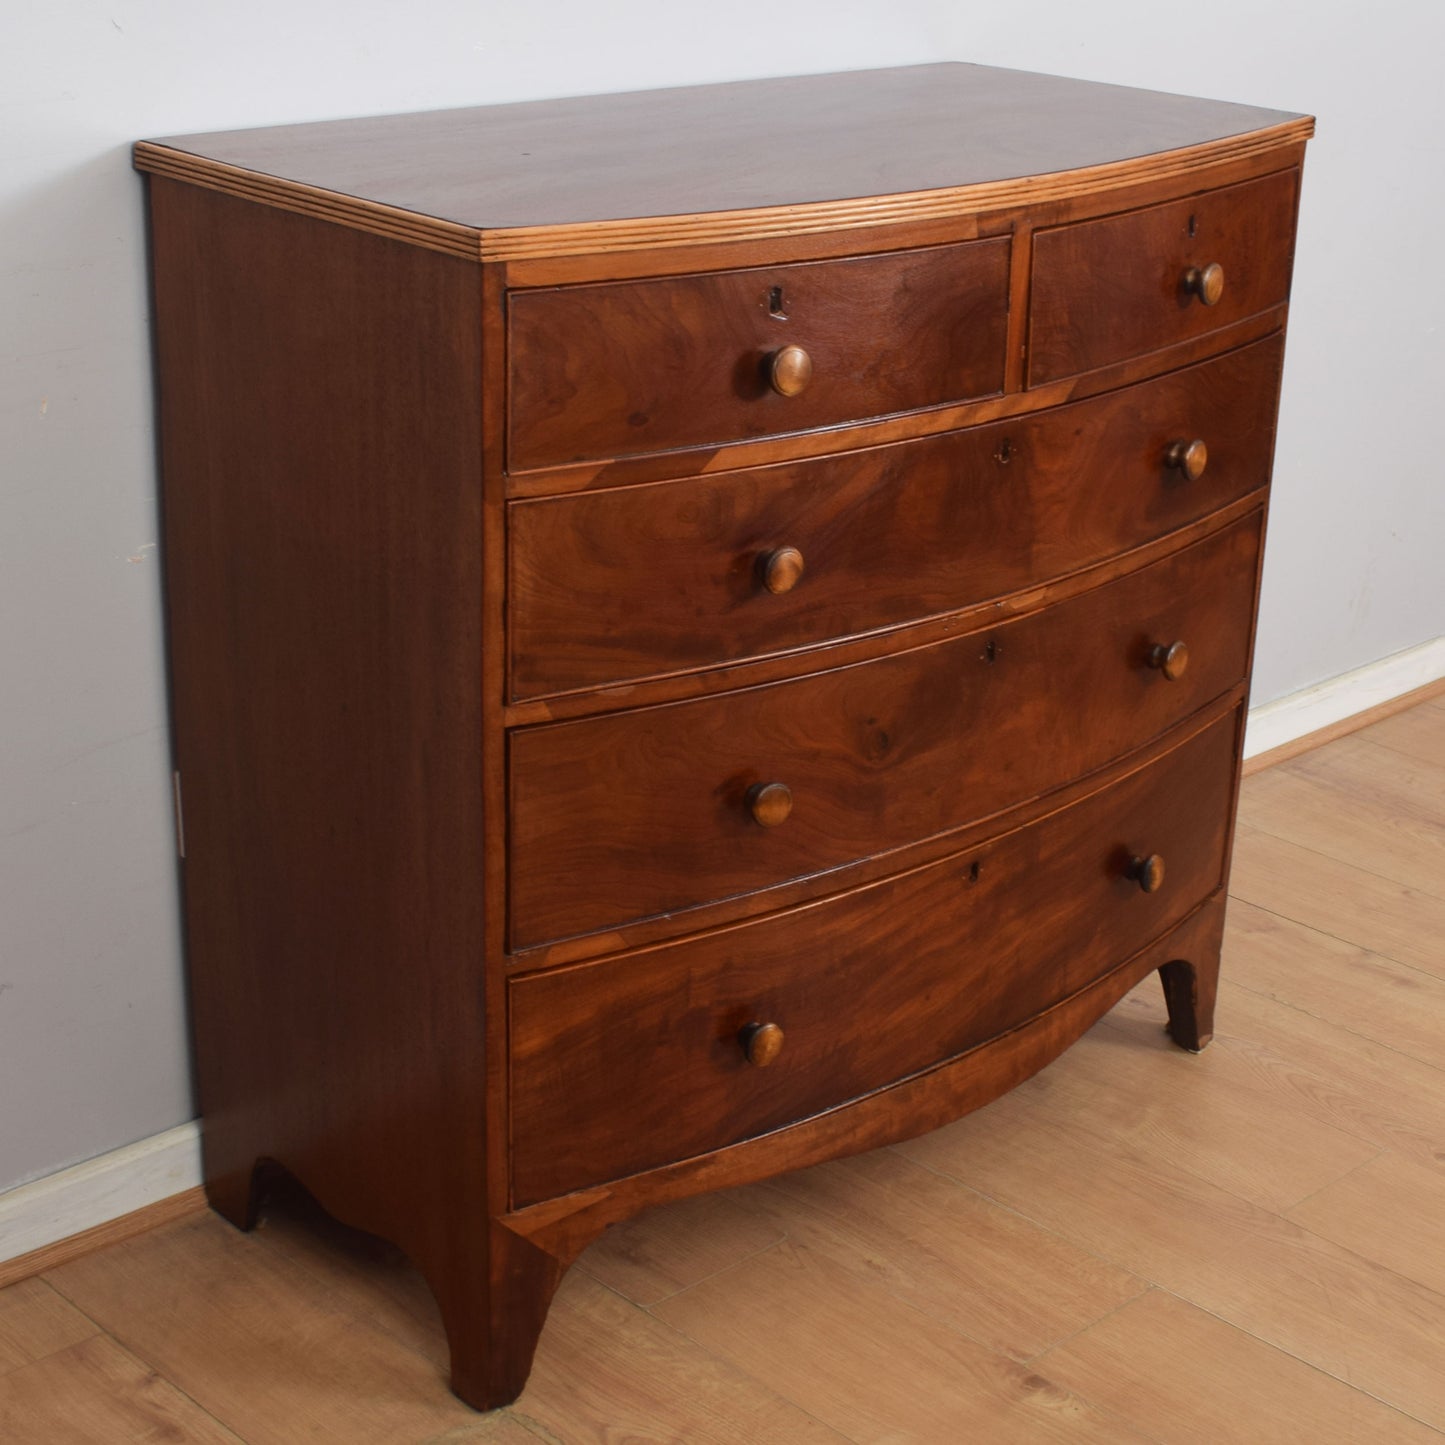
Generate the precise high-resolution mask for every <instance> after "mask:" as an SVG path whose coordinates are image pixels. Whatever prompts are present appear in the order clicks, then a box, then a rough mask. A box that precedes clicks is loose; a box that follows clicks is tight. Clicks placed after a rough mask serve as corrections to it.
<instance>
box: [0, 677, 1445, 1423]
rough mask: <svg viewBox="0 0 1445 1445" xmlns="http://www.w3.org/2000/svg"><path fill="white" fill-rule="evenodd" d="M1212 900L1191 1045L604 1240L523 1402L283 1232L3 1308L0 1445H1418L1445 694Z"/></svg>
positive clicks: (298, 1209)
mask: <svg viewBox="0 0 1445 1445" xmlns="http://www.w3.org/2000/svg"><path fill="white" fill-rule="evenodd" d="M1233 895H1234V901H1233V902H1232V904H1231V907H1230V914H1229V934H1228V942H1227V946H1226V947H1227V951H1226V959H1225V967H1226V977H1227V982H1226V983H1225V984H1224V985H1223V988H1222V992H1221V995H1220V1000H1219V1020H1218V1032H1217V1034H1216V1037H1215V1042H1214V1044H1213V1046H1212V1047H1211V1048H1210V1049H1209V1050H1208V1051H1207V1052H1206V1053H1205V1054H1203V1055H1202V1056H1200V1057H1197V1058H1196V1057H1191V1056H1190V1055H1187V1054H1184V1053H1181V1052H1179V1051H1178V1050H1176V1049H1174V1048H1173V1047H1172V1046H1170V1045H1169V1044H1168V1043H1166V1041H1165V1039H1164V1036H1163V1034H1162V1032H1161V1025H1162V1023H1163V1018H1164V1010H1163V1002H1162V996H1161V994H1160V991H1159V988H1158V984H1157V981H1155V980H1153V979H1151V980H1149V981H1148V982H1147V983H1146V984H1145V985H1144V986H1143V987H1141V988H1140V989H1139V990H1137V991H1136V992H1135V993H1134V994H1133V995H1131V996H1130V997H1129V998H1128V999H1126V1000H1125V1001H1124V1002H1123V1003H1122V1004H1121V1005H1120V1006H1119V1007H1118V1008H1117V1009H1116V1010H1115V1011H1114V1012H1113V1013H1112V1014H1111V1015H1109V1017H1108V1018H1107V1019H1105V1020H1104V1021H1103V1022H1102V1023H1101V1024H1099V1026H1098V1027H1097V1028H1095V1029H1094V1030H1093V1032H1092V1033H1090V1034H1089V1035H1088V1037H1087V1038H1085V1039H1084V1040H1083V1041H1082V1042H1081V1043H1080V1044H1078V1045H1077V1046H1076V1047H1075V1048H1074V1049H1072V1050H1071V1051H1070V1052H1069V1053H1068V1054H1067V1055H1065V1057H1064V1058H1062V1059H1061V1060H1059V1062H1058V1063H1056V1064H1054V1065H1053V1066H1052V1067H1051V1068H1049V1069H1048V1070H1046V1071H1045V1072H1044V1073H1043V1074H1041V1075H1039V1077H1038V1078H1036V1079H1035V1080H1033V1081H1032V1082H1031V1083H1029V1084H1026V1085H1024V1086H1023V1087H1022V1088H1020V1089H1019V1090H1017V1091H1016V1092H1015V1093H1013V1094H1012V1095H1010V1096H1008V1097H1007V1098H1005V1099H1002V1100H1000V1101H999V1102H998V1103H996V1104H994V1105H992V1106H991V1107H990V1108H987V1109H985V1110H983V1111H981V1112H980V1113H977V1114H974V1115H972V1116H971V1117H969V1118H967V1119H965V1120H962V1121H961V1122H959V1123H957V1124H955V1125H952V1126H951V1127H949V1128H946V1129H942V1130H940V1131H939V1132H937V1133H936V1134H930V1135H928V1136H926V1137H925V1138H922V1139H919V1140H917V1141H915V1142H913V1143H910V1144H905V1145H902V1146H900V1147H898V1148H894V1149H885V1150H881V1151H880V1152H878V1153H875V1154H869V1155H865V1156H863V1157H861V1158H857V1159H852V1160H848V1161H845V1162H842V1163H838V1164H832V1165H827V1166H824V1167H822V1168H818V1169H812V1170H809V1171H807V1172H806V1173H802V1174H796V1175H790V1176H788V1177H785V1178H783V1179H780V1180H777V1181H775V1182H773V1183H770V1184H767V1185H758V1186H754V1187H752V1188H749V1189H744V1190H741V1191H738V1192H735V1193H733V1194H730V1195H726V1196H720V1197H712V1198H707V1199H702V1200H698V1201H695V1202H692V1203H685V1204H681V1205H677V1206H674V1207H671V1208H669V1209H666V1210H662V1211H659V1212H658V1213H656V1214H654V1215H652V1216H651V1217H649V1218H646V1219H644V1220H641V1221H639V1222H637V1223H634V1224H632V1225H630V1226H627V1227H624V1228H622V1229H620V1230H618V1231H615V1232H614V1233H613V1234H612V1235H610V1236H609V1237H607V1238H606V1239H604V1240H602V1241H601V1242H599V1243H598V1244H597V1245H595V1246H594V1247H593V1248H592V1249H591V1250H589V1251H588V1253H587V1254H586V1255H585V1256H584V1258H583V1260H582V1262H581V1264H580V1265H579V1266H578V1267H577V1268H575V1269H574V1270H573V1271H572V1272H571V1274H570V1275H569V1276H568V1278H567V1279H566V1281H565V1283H564V1284H563V1287H562V1290H561V1293H560V1294H559V1296H558V1299H557V1302H556V1305H555V1306H554V1308H553V1311H552V1315H551V1318H550V1320H549V1323H548V1325H547V1329H546V1332H545V1334H544V1335H543V1338H542V1346H541V1350H540V1352H539V1354H538V1359H537V1367H536V1371H535V1373H534V1375H533V1377H532V1381H531V1383H530V1385H529V1386H528V1388H527V1391H526V1393H525V1394H524V1395H523V1396H522V1398H521V1400H520V1401H519V1402H518V1404H517V1405H516V1406H515V1407H514V1408H513V1409H511V1410H507V1411H504V1412H500V1413H498V1414H495V1415H492V1416H479V1415H475V1414H473V1413H472V1412H470V1411H469V1410H467V1409H466V1408H465V1407H463V1406H462V1405H460V1404H459V1403H458V1402H456V1401H455V1400H454V1399H453V1398H452V1397H451V1396H450V1395H449V1394H448V1392H447V1390H446V1387H445V1385H444V1383H443V1379H442V1374H441V1371H442V1364H443V1358H444V1345H443V1339H442V1334H441V1330H440V1327H439V1325H438V1323H437V1318H436V1314H435V1311H434V1310H433V1308H432V1305H431V1301H430V1299H429V1297H428V1296H427V1294H426V1291H425V1290H424V1288H423V1287H422V1286H421V1284H420V1282H419V1280H418V1279H417V1277H416V1276H415V1275H414V1274H413V1273H411V1272H410V1271H409V1270H408V1269H407V1267H406V1266H405V1263H404V1262H403V1261H401V1260H399V1259H397V1258H395V1257H393V1256H391V1255H389V1254H387V1253H386V1252H384V1251H379V1250H378V1249H377V1248H376V1247H375V1246H372V1247H366V1246H365V1245H363V1244H362V1243H361V1242H359V1241H357V1240H354V1239H350V1238H348V1237H346V1236H344V1235H343V1234H342V1233H341V1232H340V1231H338V1230H336V1229H334V1228H333V1229H327V1228H326V1227H325V1225H324V1221H322V1222H321V1227H320V1228H318V1227H317V1223H318V1222H317V1221H314V1220H310V1221H308V1217H307V1215H306V1211H305V1208H304V1206H302V1205H299V1204H297V1205H292V1206H289V1207H288V1208H286V1209H285V1210H283V1211H279V1212H275V1213H273V1214H272V1215H271V1217H270V1218H268V1220H267V1222H266V1223H265V1224H264V1225H263V1226H262V1227H261V1229H260V1230H259V1231H258V1232H257V1233H256V1234H254V1235H252V1236H249V1237H246V1236H242V1235H240V1234H238V1233H236V1232H235V1231H234V1230H232V1229H230V1228H229V1227H228V1226H226V1225H224V1224H222V1223H220V1222H219V1221H218V1220H217V1219H215V1218H214V1217H212V1216H210V1215H209V1214H200V1215H195V1216H192V1217H190V1218H188V1219H184V1220H182V1221H180V1222H179V1223H175V1224H171V1225H168V1226H166V1227H164V1228H161V1229H158V1230H156V1231H154V1232H152V1233H150V1234H148V1235H144V1236H142V1237H141V1238H138V1239H134V1240H131V1241H129V1242H128V1243H125V1244H121V1245H117V1246H114V1247H113V1248H110V1249H107V1250H103V1251H101V1252H99V1253H95V1254H92V1255H89V1256H87V1257H85V1258H82V1259H80V1260H77V1261H74V1262H72V1263H69V1264H66V1265H64V1266H62V1267H59V1268H56V1269H54V1270H52V1271H50V1272H49V1273H47V1274H45V1275H43V1276H41V1277H39V1278H35V1279H31V1280H27V1281H25V1282H23V1283H21V1284H18V1285H14V1286H12V1287H11V1288H9V1289H8V1290H5V1291H3V1292H0V1439H3V1440H5V1441H7V1442H9V1441H13V1442H32V1441H33V1442H43V1445H57V1442H66V1441H85V1442H92V1441H97V1442H118V1441H130V1440H144V1441H159V1440H193V1441H232V1442H234V1441H237V1440H244V1441H249V1442H256V1445H259V1442H271V1441H276V1442H286V1445H291V1442H297V1441H307V1442H322V1441H338V1442H345V1445H362V1442H368V1441H380V1442H388V1445H394V1442H405V1441H431V1440H446V1441H478V1442H480V1441H500V1442H506V1445H536V1442H537V1441H538V1440H543V1441H552V1442H558V1441H560V1442H565V1445H574V1442H585V1441H598V1442H601V1441H607V1442H618V1441H683V1442H687V1445H701V1442H714V1441H715V1442H719V1445H752V1442H764V1445H812V1442H820V1445H821V1442H828V1441H831V1442H844V1441H857V1442H865V1441H866V1442H882V1441H887V1442H890V1445H897V1442H903V1441H925V1442H940V1445H955V1442H981V1445H998V1442H1008V1441H1025V1442H1033V1441H1055V1440H1057V1441H1064V1442H1071V1445H1073V1442H1090V1441H1099V1442H1109V1445H1118V1442H1129V1441H1146V1440H1147V1441H1170V1442H1175V1441H1191V1442H1201V1445H1221V1442H1228V1441H1240V1442H1246V1445H1273V1442H1292V1441H1298V1442H1302V1445H1305V1442H1307V1445H1325V1442H1334V1441H1342V1442H1343V1441H1349V1442H1370V1445H1375V1442H1389V1441H1421V1442H1424V1441H1437V1442H1439V1441H1441V1440H1445V700H1437V701H1434V702H1428V703H1424V704H1422V705H1420V706H1418V707H1416V708H1414V709H1413V710H1411V711H1409V712H1406V713H1402V714H1400V715H1399V716H1397V717H1394V718H1391V719H1389V720H1388V721H1386V722H1383V723H1379V724H1376V725H1375V726H1373V727H1371V728H1369V729H1368V730H1366V731H1363V732H1359V733H1356V734H1354V735H1352V736H1350V737H1347V738H1344V739H1341V740H1339V741H1337V742H1334V743H1331V744H1329V745H1328V746H1327V747H1325V748H1323V749H1320V750H1318V751H1316V752H1313V753H1309V754H1307V755H1305V756H1303V757H1300V758H1297V759H1295V760H1294V761H1291V762H1288V763H1285V764H1282V765H1280V766H1278V767H1276V768H1273V769H1270V770H1268V771H1266V772H1263V773H1260V774H1258V775H1257V776H1255V777H1253V778H1250V779H1249V780H1248V781H1247V782H1246V784H1245V791H1244V802H1243V810H1242V814H1241V825H1240V831H1239V839H1238V847H1237V855H1236V862H1235V870H1234V882H1233Z"/></svg>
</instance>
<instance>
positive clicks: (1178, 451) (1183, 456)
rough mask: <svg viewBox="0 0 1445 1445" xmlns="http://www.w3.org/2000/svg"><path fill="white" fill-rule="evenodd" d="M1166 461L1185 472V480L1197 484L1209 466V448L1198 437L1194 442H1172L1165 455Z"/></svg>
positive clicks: (1167, 463)
mask: <svg viewBox="0 0 1445 1445" xmlns="http://www.w3.org/2000/svg"><path fill="white" fill-rule="evenodd" d="M1164 461H1165V463H1166V465H1168V466H1171V467H1177V468H1178V469H1179V470H1180V471H1181V472H1183V473H1184V477H1185V480H1187V481H1191V482H1197V481H1198V480H1199V479H1200V477H1202V476H1203V475H1204V469H1205V467H1207V466H1208V465H1209V448H1208V447H1207V446H1205V445H1204V443H1203V442H1202V441H1200V440H1199V438H1198V437H1195V439H1194V440H1193V441H1192V442H1186V441H1177V442H1171V443H1170V444H1169V450H1168V451H1167V452H1165V453H1164Z"/></svg>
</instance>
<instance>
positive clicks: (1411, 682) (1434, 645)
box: [1244, 637, 1445, 758]
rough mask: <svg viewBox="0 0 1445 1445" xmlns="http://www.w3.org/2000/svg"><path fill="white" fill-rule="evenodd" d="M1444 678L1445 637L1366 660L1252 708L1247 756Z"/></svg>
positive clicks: (1247, 729)
mask: <svg viewBox="0 0 1445 1445" xmlns="http://www.w3.org/2000/svg"><path fill="white" fill-rule="evenodd" d="M1442 677H1445V637H1436V638H1432V639H1431V640H1430V641H1429V642H1422V643H1421V644H1420V645H1419V646H1418V647H1410V648H1407V649H1406V650H1405V651H1404V652H1396V653H1394V654H1392V655H1391V656H1389V657H1382V658H1381V659H1380V660H1379V661H1378V662H1369V663H1366V664H1365V666H1364V667H1357V668H1355V670H1354V671H1353V672H1344V673H1341V674H1340V675H1339V676H1338V677H1331V678H1327V679H1326V680H1325V681H1324V682H1317V683H1315V685H1314V686H1313V687H1306V688H1301V689H1300V691H1299V692H1292V693H1290V695H1289V696H1288V697H1282V698H1279V699H1277V700H1276V701H1274V702H1267V703H1265V704H1264V705H1263V706H1261V707H1252V708H1250V710H1249V721H1248V722H1247V723H1246V725H1245V729H1244V755H1245V757H1246V758H1253V757H1257V756H1258V755H1259V754H1260V753H1267V752H1270V751H1272V750H1273V749H1274V748H1278V747H1283V746H1284V744H1285V743H1292V742H1294V741H1295V739H1296V738H1302V737H1308V736H1309V734H1310V733H1316V732H1319V730H1320V729H1321V728H1327V727H1331V726H1333V724H1335V723H1337V722H1343V721H1344V720H1345V719H1346V718H1350V717H1354V716H1355V715H1356V714H1357V713H1362V712H1368V711H1369V710H1370V709H1371V708H1372V707H1379V705H1380V704H1381V703H1383V702H1390V701H1392V700H1393V699H1395V698H1397V697H1404V696H1405V694H1406V693H1409V692H1414V691H1415V689H1416V688H1419V687H1425V686H1427V685H1428V684H1430V683H1432V682H1438V681H1439V680H1440V679H1441V678H1442Z"/></svg>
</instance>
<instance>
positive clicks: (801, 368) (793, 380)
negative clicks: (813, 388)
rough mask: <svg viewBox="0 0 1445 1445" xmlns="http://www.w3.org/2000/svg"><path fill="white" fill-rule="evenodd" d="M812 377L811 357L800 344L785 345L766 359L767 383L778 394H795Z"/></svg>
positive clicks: (804, 388)
mask: <svg viewBox="0 0 1445 1445" xmlns="http://www.w3.org/2000/svg"><path fill="white" fill-rule="evenodd" d="M812 379H813V358H812V357H811V356H809V355H808V353H807V352H806V351H804V350H803V348H802V347H801V346H785V347H783V349H782V350H781V351H775V352H774V353H773V355H772V357H771V358H770V359H769V361H768V385H769V386H771V387H772V388H773V390H774V391H775V392H777V394H778V395H779V396H797V394H798V393H799V392H800V391H805V390H806V389H807V386H808V383H809V382H810V381H812Z"/></svg>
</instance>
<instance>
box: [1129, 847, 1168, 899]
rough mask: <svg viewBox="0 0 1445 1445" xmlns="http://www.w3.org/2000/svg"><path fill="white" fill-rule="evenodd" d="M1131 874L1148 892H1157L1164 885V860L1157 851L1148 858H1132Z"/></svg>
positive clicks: (1130, 863)
mask: <svg viewBox="0 0 1445 1445" xmlns="http://www.w3.org/2000/svg"><path fill="white" fill-rule="evenodd" d="M1129 876H1130V877H1131V878H1132V879H1133V880H1134V881H1135V882H1136V883H1137V884H1138V885H1139V886H1140V888H1142V889H1143V890H1144V891H1145V892H1146V893H1157V892H1158V891H1159V890H1160V889H1161V888H1162V887H1163V886H1164V860H1163V859H1162V858H1161V857H1160V856H1159V855H1158V854H1157V853H1151V854H1150V855H1149V856H1148V857H1147V858H1131V859H1130V860H1129Z"/></svg>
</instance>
